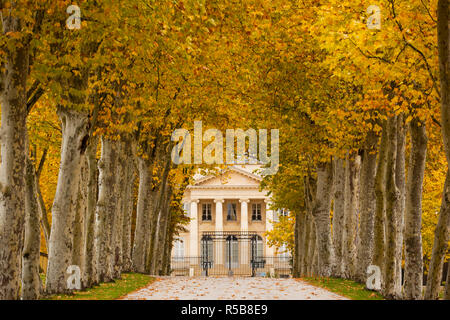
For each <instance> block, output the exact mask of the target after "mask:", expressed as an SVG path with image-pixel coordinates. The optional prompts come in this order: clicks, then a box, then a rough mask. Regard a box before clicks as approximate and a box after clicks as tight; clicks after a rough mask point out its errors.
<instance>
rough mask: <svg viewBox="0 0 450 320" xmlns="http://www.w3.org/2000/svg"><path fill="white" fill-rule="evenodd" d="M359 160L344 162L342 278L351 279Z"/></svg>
mask: <svg viewBox="0 0 450 320" xmlns="http://www.w3.org/2000/svg"><path fill="white" fill-rule="evenodd" d="M360 167H361V158H360V157H359V156H356V158H355V159H354V160H352V159H348V160H347V161H346V170H345V171H346V175H345V180H346V182H345V196H344V198H345V212H344V239H343V250H342V253H343V262H344V276H345V278H347V279H353V278H354V276H355V270H356V235H357V225H358V186H359V172H360Z"/></svg>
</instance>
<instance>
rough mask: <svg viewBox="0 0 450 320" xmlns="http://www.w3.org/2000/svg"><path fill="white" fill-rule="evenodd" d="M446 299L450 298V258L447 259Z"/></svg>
mask: <svg viewBox="0 0 450 320" xmlns="http://www.w3.org/2000/svg"><path fill="white" fill-rule="evenodd" d="M444 300H450V260H448V261H447V279H446V280H445V294H444Z"/></svg>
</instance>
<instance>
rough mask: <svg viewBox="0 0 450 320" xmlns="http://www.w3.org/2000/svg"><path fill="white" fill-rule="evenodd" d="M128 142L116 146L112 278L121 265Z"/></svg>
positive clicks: (116, 274)
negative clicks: (115, 206)
mask: <svg viewBox="0 0 450 320" xmlns="http://www.w3.org/2000/svg"><path fill="white" fill-rule="evenodd" d="M129 144H130V141H128V139H125V138H124V140H123V141H120V142H119V144H118V146H119V148H118V163H117V169H116V179H117V182H116V191H115V194H116V195H117V197H116V198H117V208H116V211H117V212H116V218H115V219H114V225H113V233H112V236H113V254H114V264H113V266H114V270H113V271H114V273H113V275H114V278H120V277H121V274H122V265H123V221H124V206H125V200H126V198H127V197H126V196H125V193H126V187H127V180H126V179H127V161H128V160H129V159H128V158H127V153H126V146H127V145H129Z"/></svg>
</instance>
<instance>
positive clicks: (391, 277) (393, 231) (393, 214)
mask: <svg viewBox="0 0 450 320" xmlns="http://www.w3.org/2000/svg"><path fill="white" fill-rule="evenodd" d="M387 131H388V135H387V139H388V152H387V161H386V229H385V233H386V243H385V265H384V290H383V293H384V296H385V297H386V298H388V299H398V298H400V296H401V292H399V291H398V281H399V279H398V273H397V270H396V268H397V265H398V263H401V261H398V258H399V257H398V256H397V253H398V232H401V230H400V229H399V221H398V217H399V213H398V211H399V210H400V192H399V190H398V187H397V184H396V179H395V176H396V175H395V174H396V162H397V117H396V116H394V117H391V118H390V119H389V120H388V130H387Z"/></svg>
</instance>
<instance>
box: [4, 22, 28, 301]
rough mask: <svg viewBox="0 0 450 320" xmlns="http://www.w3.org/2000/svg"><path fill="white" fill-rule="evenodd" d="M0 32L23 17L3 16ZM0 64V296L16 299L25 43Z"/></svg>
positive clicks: (22, 187)
mask: <svg viewBox="0 0 450 320" xmlns="http://www.w3.org/2000/svg"><path fill="white" fill-rule="evenodd" d="M2 26H3V30H2V31H3V32H2V35H5V34H6V33H8V32H21V30H22V27H23V21H21V20H20V18H17V17H13V16H11V15H8V16H4V17H3V21H2ZM4 55H5V56H4V57H3V59H4V60H3V61H4V63H3V64H0V105H1V129H0V130H1V133H0V136H1V139H0V143H1V157H2V159H1V165H0V299H19V294H20V292H19V288H20V278H21V273H20V268H21V263H20V258H21V253H22V252H21V247H22V239H21V236H22V235H23V231H24V219H25V205H24V203H25V161H26V160H25V158H26V148H25V146H26V115H27V106H26V103H27V93H26V88H27V87H26V85H27V77H28V68H29V44H28V42H26V41H24V42H23V43H21V46H16V47H14V48H13V49H11V50H7V52H6V53H4Z"/></svg>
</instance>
